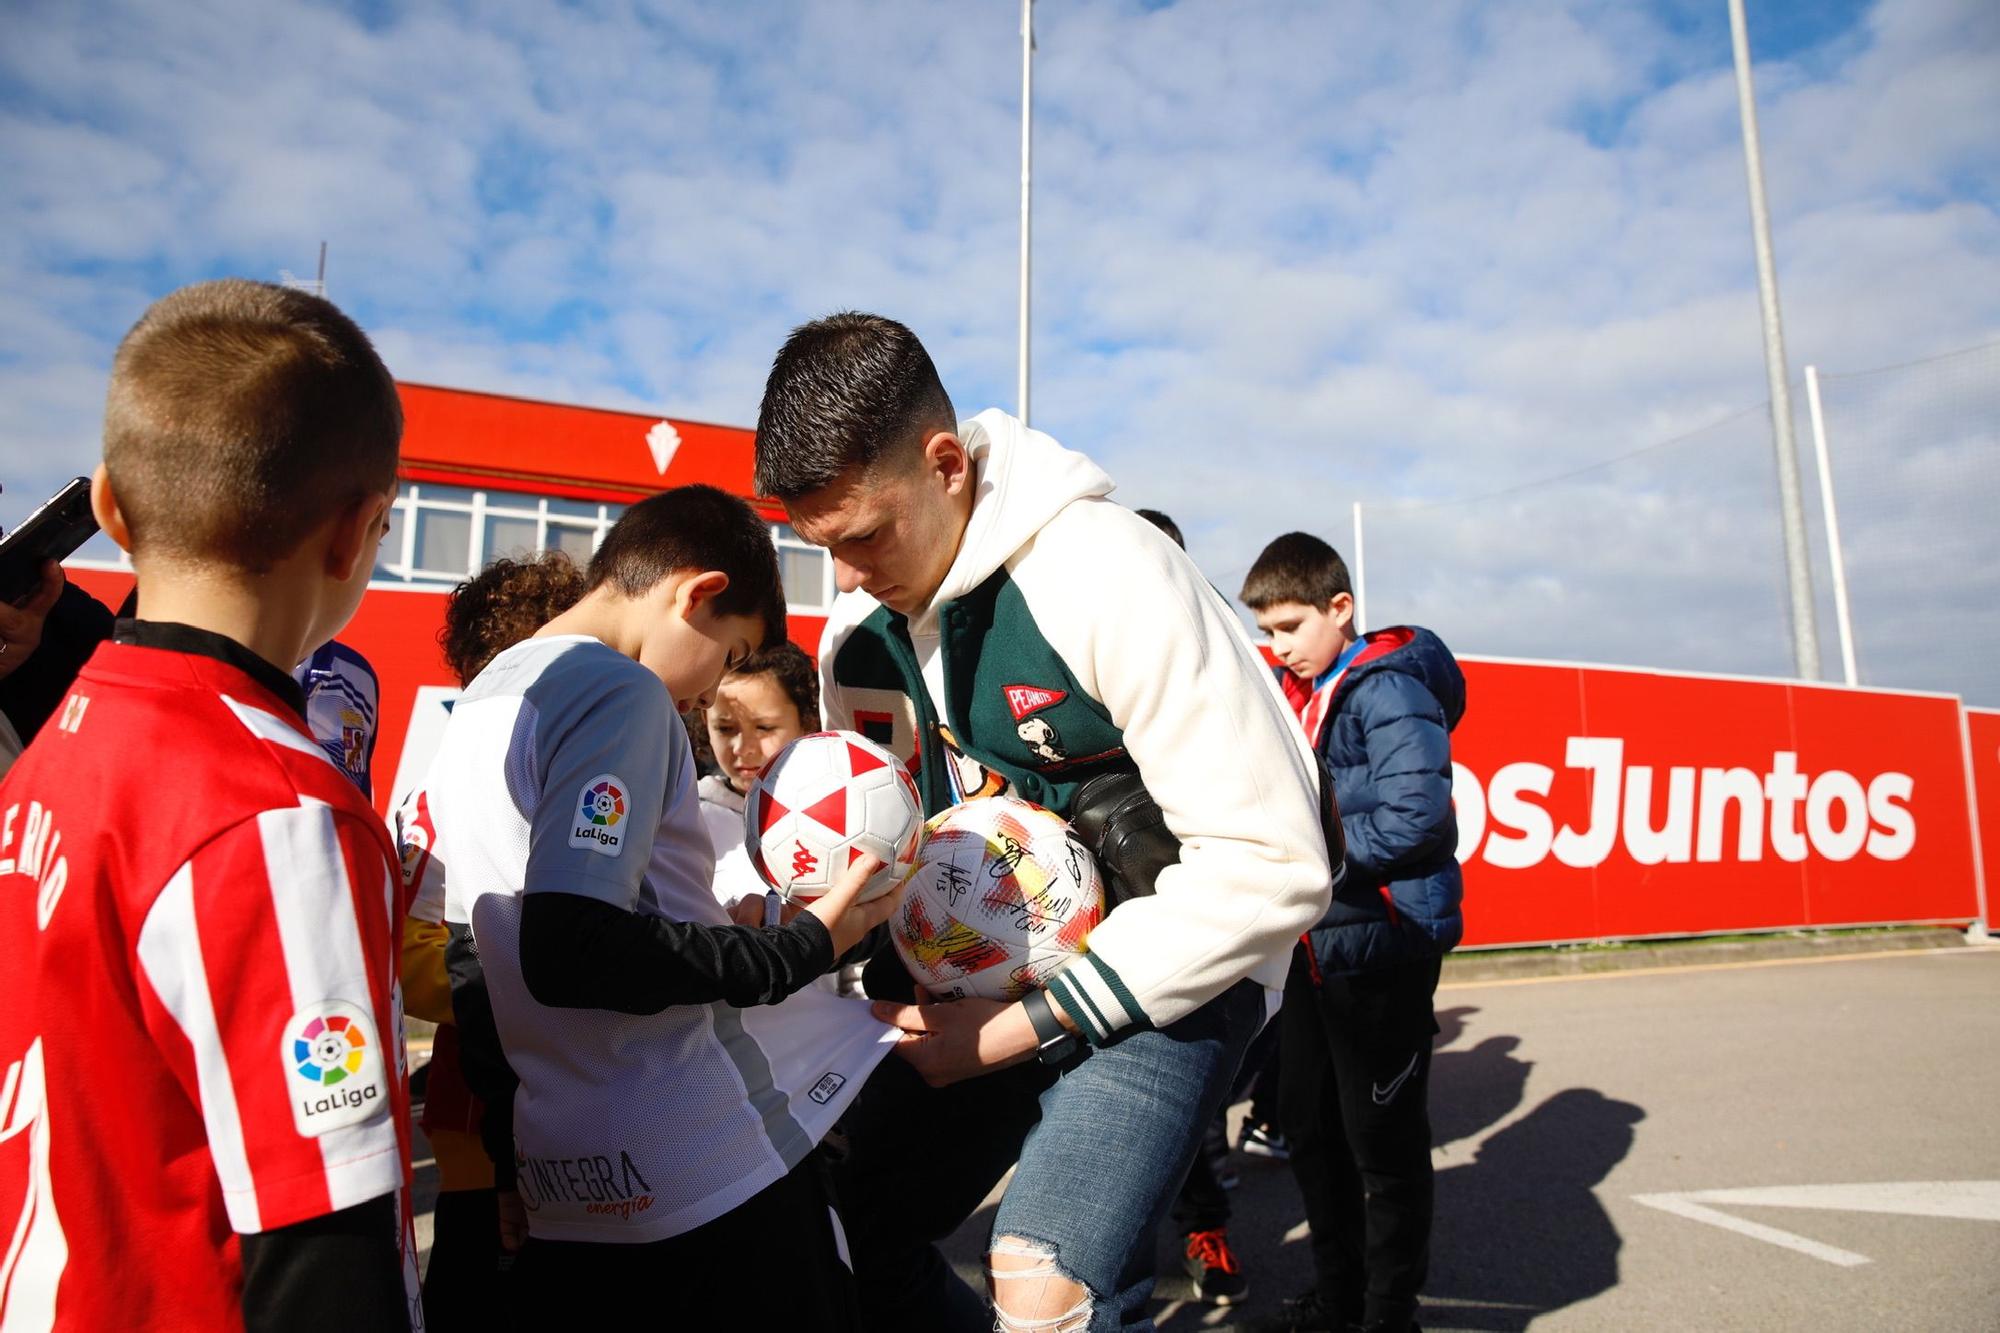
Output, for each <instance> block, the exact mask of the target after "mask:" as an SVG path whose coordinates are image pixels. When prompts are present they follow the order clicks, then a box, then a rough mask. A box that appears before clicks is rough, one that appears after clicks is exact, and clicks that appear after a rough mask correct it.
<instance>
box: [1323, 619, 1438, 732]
mask: <svg viewBox="0 0 2000 1333" xmlns="http://www.w3.org/2000/svg"><path fill="white" fill-rule="evenodd" d="M1361 637H1362V638H1363V639H1365V640H1367V642H1368V646H1367V647H1366V648H1363V649H1362V650H1361V652H1360V654H1359V655H1358V656H1357V657H1356V658H1355V659H1354V664H1353V665H1352V666H1350V667H1349V668H1348V669H1347V675H1346V676H1345V677H1343V678H1342V680H1341V682H1340V687H1339V688H1340V693H1341V694H1345V693H1347V691H1349V690H1351V689H1353V688H1354V687H1355V686H1356V685H1357V684H1359V683H1360V682H1361V680H1362V679H1363V678H1364V677H1366V676H1368V675H1370V674H1372V673H1374V672H1377V671H1399V672H1401V673H1402V674H1404V675H1406V676H1414V677H1415V678H1416V679H1417V680H1418V682H1420V683H1421V684H1422V685H1423V687H1424V688H1425V689H1427V690H1429V691H1430V692H1431V697H1432V698H1433V699H1436V700H1437V701H1438V706H1439V707H1441V708H1443V709H1444V719H1445V727H1446V729H1447V730H1449V729H1451V728H1453V727H1456V726H1457V725H1458V721H1459V719H1460V718H1462V717H1464V716H1465V673H1464V672H1463V671H1461V670H1459V666H1458V659H1457V658H1455V657H1453V656H1452V655H1451V649H1449V648H1447V647H1445V646H1444V640H1443V639H1440V638H1439V637H1438V636H1437V635H1435V634H1433V633H1431V632H1430V631H1429V630H1427V629H1425V628H1423V627H1422V626H1421V625H1392V626H1391V627H1389V628H1388V629H1378V630H1371V631H1369V632H1368V633H1367V634H1364V635H1362V636H1361ZM1333 703H1334V707H1336V708H1338V707H1339V706H1340V700H1339V698H1338V697H1337V696H1336V697H1335V699H1334V701H1333Z"/></svg>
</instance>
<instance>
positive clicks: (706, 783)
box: [695, 773, 745, 815]
mask: <svg viewBox="0 0 2000 1333" xmlns="http://www.w3.org/2000/svg"><path fill="white" fill-rule="evenodd" d="M695 791H696V792H698V793H699V794H700V796H701V799H702V800H704V801H707V802H708V803H709V804H710V805H719V806H722V807H723V808H724V809H727V810H734V811H735V812H736V813H737V814H739V815H740V814H742V813H743V806H744V804H745V797H744V795H743V793H742V792H740V791H738V790H736V788H734V787H732V786H730V785H729V779H727V778H725V777H722V776H720V775H719V774H715V773H707V774H704V775H703V776H702V779H701V781H700V782H698V783H696V784H695Z"/></svg>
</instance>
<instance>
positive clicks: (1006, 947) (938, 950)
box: [889, 796, 1104, 1000]
mask: <svg viewBox="0 0 2000 1333" xmlns="http://www.w3.org/2000/svg"><path fill="white" fill-rule="evenodd" d="M1103 915H1104V883H1103V880H1102V879H1101V878H1100V876H1099V874H1098V870H1097V861H1096V859H1095V858H1093V857H1092V856H1091V854H1090V853H1089V852H1088V851H1087V850H1085V848H1084V846H1083V844H1082V843H1080V842H1078V841H1077V840H1076V838H1075V836H1074V835H1073V834H1071V832H1070V830H1069V825H1067V824H1065V823H1064V822H1063V821H1062V819H1061V818H1060V817H1058V816H1057V815H1055V814H1053V813H1051V812H1050V811H1048V810H1044V809H1043V808H1042V807H1041V806H1039V805H1034V804H1031V803H1029V802H1027V801H1022V800H1017V799H1015V798H1014V797H1011V796H988V797H984V798H981V799H979V800H975V801H967V802H966V803H965V804H963V805H956V806H953V807H952V808H951V809H949V810H946V811H945V812H944V813H942V814H940V815H937V816H936V817H935V818H933V819H932V820H931V821H930V823H928V824H926V825H925V826H924V841H923V845H922V847H921V848H920V849H919V850H918V852H917V866H916V869H915V870H913V871H911V872H910V880H909V887H908V888H907V889H906V890H904V893H903V901H902V902H901V903H900V904H899V905H898V907H897V910H896V915H895V916H894V917H893V918H891V921H890V930H889V937H890V938H891V939H892V940H894V941H895V943H896V952H897V953H899V954H901V955H902V958H903V964H904V966H906V967H908V968H909V969H910V975H911V976H912V977H914V978H915V979H916V981H917V983H918V984H919V985H921V986H923V987H924V988H925V989H926V990H928V991H930V993H931V994H932V995H935V996H937V997H938V998H939V999H941V1000H943V999H952V1000H956V999H961V998H963V997H965V996H967V995H978V996H983V997H984V998H986V999H989V1000H1018V999H1020V998H1021V997H1022V996H1023V995H1026V994H1027V993H1028V992H1029V991H1031V990H1036V989H1039V988H1040V987H1041V986H1042V984H1043V983H1045V982H1046V981H1047V980H1048V979H1049V978H1050V977H1051V976H1053V975H1055V973H1057V972H1058V971H1060V970H1061V969H1062V967H1063V966H1064V965H1065V964H1067V963H1068V962H1069V961H1070V960H1071V959H1072V958H1074V957H1076V955H1078V954H1080V953H1083V952H1084V941H1085V939H1086V937H1088V936H1089V934H1090V932H1091V930H1092V928H1094V927H1095V926H1096V925H1097V922H1098V920H1099V919H1100V918H1101V917H1102V916H1103Z"/></svg>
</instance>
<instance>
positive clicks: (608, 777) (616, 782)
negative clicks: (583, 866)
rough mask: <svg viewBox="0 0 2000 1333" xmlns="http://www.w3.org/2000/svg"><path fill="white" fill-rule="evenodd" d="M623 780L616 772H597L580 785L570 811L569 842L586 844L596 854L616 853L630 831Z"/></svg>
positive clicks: (621, 847)
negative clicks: (580, 787)
mask: <svg viewBox="0 0 2000 1333" xmlns="http://www.w3.org/2000/svg"><path fill="white" fill-rule="evenodd" d="M626 791H627V788H626V786H625V779H623V778H621V777H619V776H618V775H617V774H616V773H599V774H598V775H597V776H596V777H594V778H592V779H591V780H590V781H588V782H586V783H584V784H583V789H582V790H581V791H579V792H577V794H576V805H575V806H574V807H573V808H572V809H571V810H570V826H569V845H570V846H572V847H587V848H589V849H590V850H591V851H593V852H596V853H598V854H599V855H600V856H616V855H618V853H619V852H621V851H623V850H624V848H625V835H626V834H627V833H629V832H630V831H631V828H632V825H631V821H630V820H629V819H628V818H627V816H628V815H629V814H630V811H629V810H628V809H627V808H626V797H625V793H626Z"/></svg>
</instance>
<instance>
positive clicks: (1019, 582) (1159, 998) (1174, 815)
mask: <svg viewBox="0 0 2000 1333" xmlns="http://www.w3.org/2000/svg"><path fill="white" fill-rule="evenodd" d="M959 436H960V438H961V439H962V440H963V441H964V442H965V445H966V447H967V449H968V451H969V452H970V453H971V456H972V460H973V465H974V468H975V475H976V478H977V485H976V489H975V490H974V497H973V509H972V516H971V519H970V521H969V523H968V524H967V526H966V530H965V536H964V539H963V540H962V542H961V543H960V546H959V550H958V554H957V556H956V558H955V559H954V560H953V562H952V565H951V568H950V570H949V571H948V572H947V573H946V575H945V578H944V582H943V583H942V585H940V587H939V588H938V591H937V594H936V595H935V596H934V597H933V598H932V600H931V603H930V605H929V606H927V607H925V608H924V609H923V610H922V611H921V612H920V613H919V614H917V615H916V616H913V617H911V618H910V623H909V630H910V638H911V644H912V646H913V647H914V648H915V650H916V654H917V658H918V661H919V663H920V664H921V666H922V669H923V675H924V682H925V685H926V687H927V688H928V690H929V693H930V696H931V700H932V702H933V705H934V711H936V712H937V713H938V714H939V715H940V716H941V715H942V706H941V702H942V700H943V699H944V697H945V691H944V687H943V686H944V680H943V673H944V661H943V654H942V653H941V652H940V651H939V648H940V639H939V630H938V618H937V614H936V613H937V609H938V608H939V607H940V606H941V605H942V604H943V603H945V602H948V601H951V600H954V599H956V598H959V597H962V596H964V595H966V594H967V593H970V592H971V591H972V590H973V589H975V588H977V587H978V586H979V585H980V584H982V583H983V582H985V580H986V579H987V578H988V577H989V576H990V575H991V574H992V573H993V572H994V571H995V570H997V569H999V568H1001V567H1002V566H1003V565H1004V566H1005V567H1006V569H1007V572H1008V576H1009V577H1010V578H1011V579H1012V581H1013V583H1014V585H1015V586H1016V587H1017V588H1018V589H1019V590H1020V592H1021V593H1022V595H1023V597H1024V598H1025V600H1026V602H1027V604H1028V607H1029V609H1030V611H1031V613H1032V614H1033V617H1034V620H1035V623H1036V626H1037V628H1038V629H1039V630H1040V631H1041V633H1042V635H1043V637H1044V638H1046V639H1047V640H1048V643H1049V645H1050V646H1051V647H1052V648H1054V649H1055V650H1056V652H1057V654H1058V655H1059V656H1060V657H1061V659H1062V661H1063V664H1064V666H1065V667H1067V668H1068V670H1069V671H1070V673H1071V674H1072V675H1073V676H1074V677H1075V678H1076V680H1077V682H1078V683H1079V684H1080V685H1081V686H1082V687H1083V689H1084V690H1085V691H1086V692H1087V693H1088V694H1089V695H1090V696H1091V697H1092V698H1094V699H1096V700H1097V701H1098V702H1099V703H1100V704H1102V705H1103V706H1104V708H1105V709H1106V711H1107V712H1108V713H1109V714H1110V717H1111V720H1112V722H1113V724H1114V725H1115V726H1117V727H1118V728H1119V729H1120V730H1121V731H1122V732H1123V734H1124V743H1125V748H1126V751H1127V753H1128V754H1129V755H1130V757H1131V758H1132V760H1133V761H1134V762H1135V763H1136V764H1137V765H1138V768H1139V772H1140V774H1141V776H1142V777H1143V778H1144V780H1145V783H1146V787H1147V789H1148V790H1149V791H1150V792H1151V793H1152V795H1153V798H1154V800H1156V801H1157V802H1158V803H1159V806H1160V810H1161V812H1162V813H1163V814H1164V815H1165V817H1166V822H1167V826H1168V828H1170V829H1171V830H1172V831H1173V833H1174V834H1175V836H1176V837H1178V838H1179V839H1180V842H1181V859H1180V862H1179V863H1178V864H1177V865H1175V866H1172V867H1170V868H1169V869H1167V870H1166V871H1165V872H1163V873H1162V874H1161V876H1160V878H1159V882H1158V886H1157V888H1158V892H1157V893H1156V894H1155V895H1153V896H1151V897H1146V898H1137V899H1133V900H1130V901H1128V902H1126V903H1124V904H1123V905H1121V906H1120V907H1119V908H1118V910H1117V911H1115V912H1114V913H1112V914H1111V915H1110V916H1109V917H1107V918H1106V919H1105V920H1104V922H1103V923H1102V924H1101V925H1099V926H1098V928H1097V929H1096V930H1095V931H1094V932H1093V933H1092V934H1091V936H1090V939H1089V949H1090V952H1089V953H1088V954H1086V955H1084V956H1083V957H1082V958H1081V959H1079V961H1078V962H1077V963H1075V964H1072V965H1071V966H1070V967H1069V968H1068V969H1066V970H1065V971H1064V972H1063V973H1062V974H1061V975H1060V976H1058V977H1057V978H1056V979H1055V980H1053V981H1052V982H1051V983H1050V984H1049V991H1050V994H1051V996H1052V997H1053V998H1055V999H1056V1000H1057V1001H1058V1002H1059V1003H1061V1004H1062V1005H1063V1008H1064V1009H1065V1010H1066V1011H1067V1012H1069V1013H1070V1014H1071V1016H1072V1017H1073V1018H1075V1019H1076V1020H1077V1023H1078V1025H1079V1027H1081V1028H1082V1029H1083V1031H1084V1032H1085V1034H1086V1035H1087V1036H1089V1037H1090V1038H1091V1039H1092V1040H1093V1041H1102V1040H1104V1039H1106V1038H1107V1037H1109V1036H1110V1035H1111V1034H1112V1033H1114V1032H1116V1031H1118V1030H1119V1029H1121V1028H1124V1027H1127V1026H1129V1025H1131V1024H1133V1023H1136V1022H1140V1021H1149V1022H1151V1023H1153V1024H1154V1025H1156V1026H1161V1027H1164V1026H1165V1025H1167V1024H1169V1023H1172V1022H1174V1021H1175V1020H1176V1019H1179V1018H1181V1017H1184V1016H1185V1015H1187V1014H1188V1013H1191V1012H1192V1011H1193V1010H1195V1009H1196V1008H1199V1007H1200V1006H1201V1005H1202V1004H1204V1003H1206V1002H1207V1001H1208V1000H1210V999H1212V998H1214V997H1215V996H1216V995H1219V994H1220V993H1222V992H1223V991H1224V990H1226V989H1228V988H1229V987H1230V986H1232V985H1234V984H1235V983H1236V982H1238V981H1240V980H1242V979H1243V978H1245V977H1255V978H1256V979H1257V980H1259V981H1260V982H1262V983H1263V984H1264V985H1266V986H1268V987H1271V988H1272V989H1281V988H1282V987H1283V985H1284V978H1285V970H1286V967H1287V966H1288V964H1289V961H1290V958H1291V950H1292V945H1293V943H1294V942H1295V941H1296V940H1297V939H1298V937H1299V935H1300V933H1301V932H1303V931H1305V930H1306V929H1307V928H1309V927H1310V926H1312V925H1313V924H1314V923H1315V922H1317V921H1318V920H1319V918H1320V916H1321V914H1322V913H1323V912H1324V911H1325V910H1326V905H1327V900H1328V895H1329V893H1330V884H1331V873H1330V871H1329V867H1328V863H1327V854H1326V843H1325V840H1324V836H1323V834H1322V833H1321V830H1320V825H1319V816H1318V807H1317V793H1318V787H1317V783H1318V766H1317V765H1316V764H1315V762H1314V760H1313V757H1312V753H1311V750H1310V749H1309V747H1308V746H1307V744H1306V740H1305V736H1304V733H1303V732H1301V731H1300V730H1299V728H1298V724H1297V722H1296V720H1295V719H1294V718H1293V716H1292V712H1291V709H1290V708H1289V707H1288V706H1287V705H1286V704H1285V701H1284V697H1283V695H1282V694H1281V693H1280V692H1279V689H1278V686H1277V683H1276V681H1275V680H1274V678H1273V677H1272V675H1271V672H1270V671H1269V670H1268V669H1267V668H1266V667H1265V665H1264V662H1263V659H1262V658H1261V657H1259V656H1258V654H1257V652H1256V650H1255V649H1254V648H1253V647H1252V646H1251V644H1250V641H1249V637H1248V636H1247V635H1246V634H1245V633H1244V631H1243V626H1242V622H1241V621H1239V620H1238V619H1237V618H1236V616H1235V615H1234V614H1233V613H1232V612H1231V611H1230V609H1229V607H1228V606H1227V605H1225V604H1224V603H1223V601H1222V599H1221V597H1220V596H1219V595H1218V594H1217V593H1216V592H1215V590H1214V589H1213V588H1212V587H1211V586H1210V585H1209V583H1208V581H1207V580H1206V579H1205V578H1203V577H1202V575H1201V573H1200V571H1199V570H1197V569H1196V568H1195V566H1194V564H1193V562H1192V561H1190V560H1189V559H1188V558H1187V556H1186V554H1185V553H1184V552H1182V551H1181V550H1180V548H1179V547H1177V546H1175V545H1174V544H1173V542H1171V541H1169V540H1168V539H1167V538H1166V537H1165V536H1164V535H1162V534H1161V533H1160V532H1159V531H1158V530H1157V529H1155V528H1154V527H1153V526H1152V524H1150V523H1148V522H1146V520H1144V519H1142V518H1140V517H1139V516H1138V515H1136V514H1134V513H1132V512H1131V511H1130V510H1128V509H1125V508H1124V507H1122V506H1120V505H1117V504H1114V503H1112V502H1111V501H1109V500H1107V499H1106V498H1105V497H1106V496H1108V495H1109V494H1110V492H1111V490H1112V488H1113V485H1114V483H1113V482H1112V480H1111V478H1110V477H1109V476H1107V475H1106V474H1105V473H1104V471H1103V470H1102V469H1101V468H1099V467H1098V466H1097V465H1096V464H1095V463H1092V462H1091V461H1090V460H1089V459H1088V458H1085V457H1084V456H1083V455H1082V454H1079V453H1076V452H1074V451H1072V450H1069V449H1065V448H1063V447H1062V446H1061V445H1060V444H1058V443H1057V442H1056V441H1055V440H1053V439H1051V438H1050V437H1049V436H1047V435H1045V434H1043V433H1041V432H1040V431H1035V430H1030V429H1028V428H1027V427H1025V426H1023V425H1022V424H1021V423H1020V422H1019V421H1018V420H1016V419H1015V418H1013V417H1011V416H1009V415H1007V414H1006V413H1004V412H1000V411H992V410H989V411H986V412H982V413H980V414H979V415H978V416H976V417H974V418H972V419H971V420H970V421H967V422H963V423H961V424H960V426H959ZM875 608H876V603H875V601H874V600H873V599H872V598H869V597H867V596H866V595H864V594H860V593H849V594H845V595H843V596H842V597H840V598H839V599H838V600H837V601H836V602H835V603H834V606H833V608H832V613H831V615H830V617H829V619H828V622H827V627H826V633H825V636H824V637H823V638H822V640H821V642H820V666H821V673H822V705H823V708H824V710H825V714H826V719H827V725H828V726H833V727H850V728H851V727H853V726H854V725H855V721H854V717H853V704H852V703H851V702H850V701H848V700H847V699H846V698H844V697H843V692H842V690H841V688H840V686H839V685H837V684H836V683H835V682H834V680H833V678H832V665H833V660H834V655H835V653H836V652H837V651H838V649H839V646H840V644H841V643H842V642H843V641H844V640H845V638H846V636H847V635H848V634H849V633H851V632H852V631H853V629H854V628H855V627H856V626H858V625H859V624H860V623H861V622H862V621H863V620H865V619H866V618H867V617H868V616H869V615H870V614H871V613H872V612H873V611H874V610H875ZM899 739H901V737H900V736H899Z"/></svg>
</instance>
